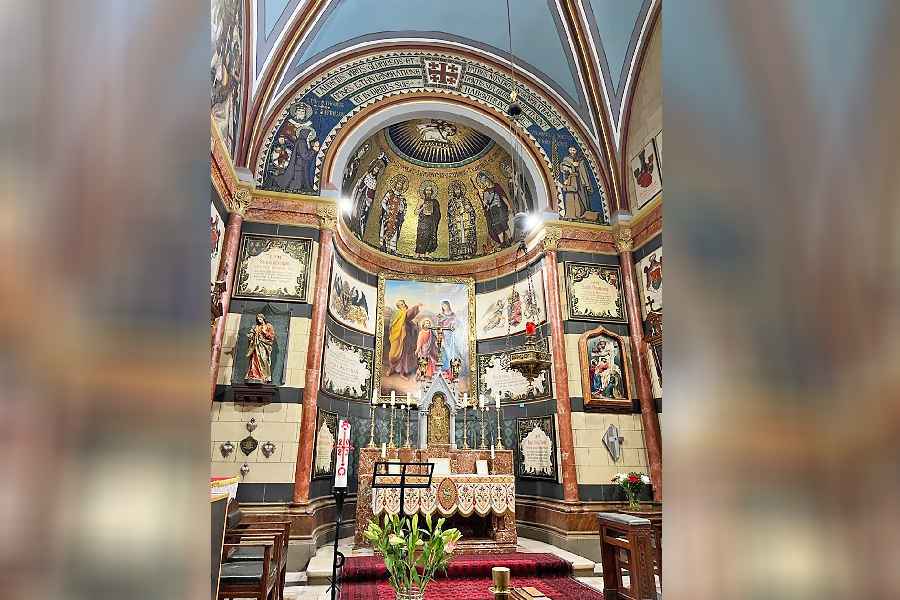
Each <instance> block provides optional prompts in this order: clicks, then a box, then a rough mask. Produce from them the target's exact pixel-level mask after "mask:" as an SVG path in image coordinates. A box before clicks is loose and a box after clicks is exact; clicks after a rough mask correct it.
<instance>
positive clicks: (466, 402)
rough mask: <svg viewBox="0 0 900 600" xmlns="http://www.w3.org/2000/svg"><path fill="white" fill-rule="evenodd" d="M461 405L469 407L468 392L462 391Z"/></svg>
mask: <svg viewBox="0 0 900 600" xmlns="http://www.w3.org/2000/svg"><path fill="white" fill-rule="evenodd" d="M463 406H464V407H466V408H468V407H469V392H465V393H463Z"/></svg>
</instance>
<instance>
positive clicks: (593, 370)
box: [590, 339, 625, 399]
mask: <svg viewBox="0 0 900 600" xmlns="http://www.w3.org/2000/svg"><path fill="white" fill-rule="evenodd" d="M618 361H619V353H618V350H617V349H616V348H614V346H613V344H612V343H611V342H609V341H607V340H603V339H601V340H599V341H598V342H597V348H596V350H594V351H593V352H592V353H591V361H590V365H591V366H590V377H591V397H593V398H609V399H621V398H624V397H625V390H624V380H623V379H622V369H621V368H620V367H619V365H618V364H617V363H618Z"/></svg>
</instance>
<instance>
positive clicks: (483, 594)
mask: <svg viewBox="0 0 900 600" xmlns="http://www.w3.org/2000/svg"><path fill="white" fill-rule="evenodd" d="M497 566H503V567H509V569H510V571H511V576H512V585H513V586H514V587H525V586H534V587H536V588H537V589H539V590H540V591H542V592H543V593H544V594H546V595H547V596H548V597H550V598H552V599H554V600H569V599H577V600H603V594H601V593H600V592H598V591H597V590H595V589H593V588H591V587H589V586H586V585H584V584H583V583H581V582H579V581H577V580H575V579H574V578H573V577H572V576H571V574H572V565H571V564H570V563H569V562H567V561H565V560H563V559H561V558H559V557H558V556H554V555H553V554H543V553H534V554H531V553H522V552H516V553H513V554H494V555H462V556H458V557H456V558H454V559H453V560H452V561H451V563H450V567H449V569H448V570H447V575H446V576H441V577H439V578H438V579H436V580H435V581H433V582H431V583H430V584H429V585H428V590H427V592H426V595H425V598H426V600H493V595H492V594H491V593H490V591H488V590H489V588H490V587H491V568H492V567H497ZM343 579H344V586H343V589H342V590H341V600H394V591H393V589H392V588H391V586H390V585H389V584H388V582H387V570H386V569H385V568H384V562H383V561H382V560H381V558H378V557H374V556H353V557H348V558H347V562H346V564H345V565H344V576H343Z"/></svg>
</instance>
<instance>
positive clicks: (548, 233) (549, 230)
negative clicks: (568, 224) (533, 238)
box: [541, 224, 562, 251]
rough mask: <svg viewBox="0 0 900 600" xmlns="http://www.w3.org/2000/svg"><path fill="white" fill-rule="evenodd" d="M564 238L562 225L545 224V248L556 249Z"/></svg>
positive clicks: (542, 241) (542, 242) (543, 240)
mask: <svg viewBox="0 0 900 600" xmlns="http://www.w3.org/2000/svg"><path fill="white" fill-rule="evenodd" d="M561 238H562V227H560V226H559V225H550V224H547V225H544V238H543V239H542V240H541V244H542V245H543V247H544V250H545V251H547V250H556V249H557V248H559V240H560V239H561Z"/></svg>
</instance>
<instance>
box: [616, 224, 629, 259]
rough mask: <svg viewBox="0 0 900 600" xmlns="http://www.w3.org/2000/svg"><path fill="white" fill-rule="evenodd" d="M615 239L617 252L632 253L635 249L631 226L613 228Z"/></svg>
mask: <svg viewBox="0 0 900 600" xmlns="http://www.w3.org/2000/svg"><path fill="white" fill-rule="evenodd" d="M613 238H614V239H615V243H616V250H618V251H619V252H631V250H632V249H633V247H634V240H633V239H632V237H631V227H630V226H629V225H617V226H615V227H613Z"/></svg>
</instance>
